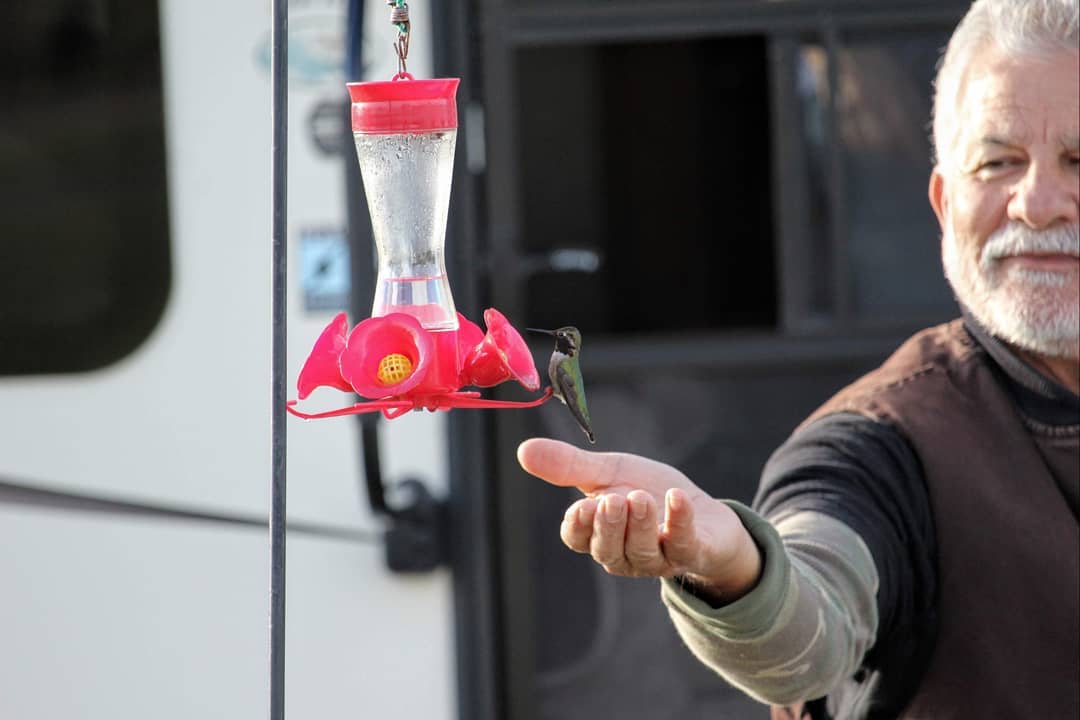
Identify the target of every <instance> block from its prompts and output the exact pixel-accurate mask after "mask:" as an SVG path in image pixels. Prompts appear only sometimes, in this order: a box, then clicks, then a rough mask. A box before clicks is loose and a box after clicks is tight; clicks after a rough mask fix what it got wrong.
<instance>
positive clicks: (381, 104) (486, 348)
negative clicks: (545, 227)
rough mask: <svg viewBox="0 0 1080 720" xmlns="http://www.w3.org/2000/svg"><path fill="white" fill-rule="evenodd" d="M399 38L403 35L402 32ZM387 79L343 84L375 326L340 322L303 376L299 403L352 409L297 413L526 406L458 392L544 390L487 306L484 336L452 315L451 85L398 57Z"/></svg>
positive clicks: (453, 81)
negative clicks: (325, 392)
mask: <svg viewBox="0 0 1080 720" xmlns="http://www.w3.org/2000/svg"><path fill="white" fill-rule="evenodd" d="M406 37H407V35H406ZM395 47H396V49H397V51H398V58H399V71H398V73H397V74H396V75H395V76H394V78H393V79H392V80H389V81H379V82H358V83H348V85H347V87H348V90H349V96H350V99H351V101H352V113H351V114H352V131H353V138H354V140H355V142H356V154H357V159H358V160H359V163H360V173H361V176H362V177H363V181H364V190H365V193H366V195H367V199H368V210H369V213H370V215H371V224H372V231H373V235H374V240H375V246H376V250H377V252H378V258H379V269H378V276H377V279H376V283H375V300H374V304H373V305H372V309H371V317H369V318H366V319H364V320H362V321H361V322H359V323H358V324H357V325H356V326H355V327H354V328H352V330H349V327H348V319H347V317H346V315H345V313H339V314H338V315H337V316H336V317H335V318H334V319H333V320H331V321H330V324H329V325H327V326H326V328H325V329H324V330H323V332H322V334H321V335H320V336H319V338H318V339H317V340H316V341H315V345H314V347H313V348H312V350H311V353H310V354H309V356H308V358H307V360H306V361H305V363H304V365H303V368H302V369H301V371H300V375H299V377H298V378H297V383H296V385H297V393H298V398H299V400H303V399H305V398H306V397H308V395H310V394H311V392H312V391H313V390H314V389H315V388H317V387H323V386H326V387H332V388H337V389H338V390H343V391H354V392H356V394H357V395H359V396H361V397H362V398H365V400H364V401H362V402H358V403H355V404H353V405H350V406H349V407H345V408H341V409H338V410H332V411H329V412H320V413H304V412H301V411H300V410H298V409H297V408H296V405H297V401H296V400H293V401H289V403H288V404H287V409H288V411H289V412H290V413H292V414H293V415H296V416H297V417H301V418H304V419H316V418H327V417H337V416H341V415H353V414H358V413H367V412H376V411H381V412H382V413H383V415H384V416H385V417H387V418H388V419H392V418H396V417H399V416H400V415H403V414H404V413H406V412H408V411H410V410H430V411H436V410H450V409H452V408H527V407H536V406H538V405H540V404H542V403H544V402H545V401H547V400H548V399H549V398H550V397H551V395H552V390H551V388H548V389H547V390H545V391H544V392H543V393H542V394H541V395H540V397H539V398H537V399H534V400H530V401H524V402H513V401H500V400H490V399H486V398H483V397H481V396H480V393H479V392H478V391H475V390H462V388H464V387H478V388H483V387H492V386H494V385H498V384H499V383H502V382H505V381H507V380H511V379H512V380H516V381H517V382H518V383H519V384H521V385H522V386H523V387H524V388H525V389H526V390H529V391H530V392H535V391H537V390H539V389H540V378H539V375H538V373H537V370H536V366H535V364H534V362H533V358H532V355H531V353H530V352H529V348H528V346H527V345H526V343H525V341H524V339H522V337H521V335H520V333H519V332H518V331H517V330H515V329H514V327H513V326H512V325H511V324H510V322H509V321H508V320H507V319H506V318H505V317H504V316H503V315H502V313H500V312H499V311H498V310H496V309H494V308H489V309H487V310H486V311H485V312H484V324H485V325H486V328H487V329H486V331H485V330H482V329H481V328H480V327H479V326H478V325H476V324H475V323H473V322H471V321H469V320H468V319H466V318H465V316H464V315H462V314H461V313H459V312H457V310H456V308H455V307H454V298H453V295H452V293H451V292H450V282H449V279H448V278H447V274H446V264H445V260H444V246H445V241H446V219H447V212H448V210H449V205H450V185H451V179H452V171H453V164H454V149H455V145H456V141H457V105H456V100H455V98H456V93H457V87H458V82H459V80H458V79H457V78H444V79H431V80H416V79H413V77H412V76H411V75H410V74H408V73H407V72H405V64H404V52H407V44H406V45H404V48H403V47H402V46H401V44H399V45H397V46H395Z"/></svg>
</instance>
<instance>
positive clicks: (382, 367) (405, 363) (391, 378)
mask: <svg viewBox="0 0 1080 720" xmlns="http://www.w3.org/2000/svg"><path fill="white" fill-rule="evenodd" d="M412 371H413V366H412V360H410V359H409V358H407V357H405V356H404V355H402V354H401V353H390V354H389V355H387V356H386V357H384V358H383V359H382V360H380V361H379V371H378V372H377V373H376V374H375V375H376V377H378V378H379V382H381V383H382V384H383V385H397V384H398V383H399V382H401V381H402V380H404V379H405V378H407V377H409V376H410V375H412Z"/></svg>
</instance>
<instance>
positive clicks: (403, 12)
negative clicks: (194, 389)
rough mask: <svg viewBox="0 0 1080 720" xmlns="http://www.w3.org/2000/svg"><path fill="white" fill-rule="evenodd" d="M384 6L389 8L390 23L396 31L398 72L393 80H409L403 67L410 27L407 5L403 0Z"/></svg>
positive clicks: (387, 1) (395, 47) (406, 55)
mask: <svg viewBox="0 0 1080 720" xmlns="http://www.w3.org/2000/svg"><path fill="white" fill-rule="evenodd" d="M386 4H387V5H389V6H390V23H391V24H393V25H396V26H397V29H398V36H397V40H395V41H394V52H395V53H396V54H397V59H398V71H397V75H395V76H394V79H395V80H399V79H401V78H411V77H412V76H411V75H409V72H408V70H407V69H406V67H405V60H406V58H408V57H409V31H410V30H411V26H412V24H411V23H410V22H409V4H408V3H407V2H405V0H386Z"/></svg>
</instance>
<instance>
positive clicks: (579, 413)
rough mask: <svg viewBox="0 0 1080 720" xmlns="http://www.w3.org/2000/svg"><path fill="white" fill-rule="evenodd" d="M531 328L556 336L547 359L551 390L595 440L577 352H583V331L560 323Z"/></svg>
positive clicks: (531, 329)
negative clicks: (555, 325)
mask: <svg viewBox="0 0 1080 720" xmlns="http://www.w3.org/2000/svg"><path fill="white" fill-rule="evenodd" d="M528 329H529V330H530V331H532V332H538V333H544V334H545V335H551V336H553V337H554V338H555V350H554V352H552V353H551V361H550V362H549V363H548V377H549V378H551V394H552V395H554V396H555V397H557V398H559V399H560V400H562V402H563V405H565V406H566V407H568V408H569V409H570V414H571V415H573V416H574V419H575V420H577V423H578V425H580V426H581V429H582V430H584V431H585V435H586V437H588V438H589V442H591V443H595V442H596V438H595V437H594V436H593V431H592V427H591V421H590V420H589V408H588V406H587V405H586V404H585V382H584V380H582V379H581V365H580V364H579V362H578V355H579V354H580V352H581V332H580V331H579V330H578V329H577V328H576V327H570V326H567V327H561V328H559V329H558V330H541V329H540V328H528Z"/></svg>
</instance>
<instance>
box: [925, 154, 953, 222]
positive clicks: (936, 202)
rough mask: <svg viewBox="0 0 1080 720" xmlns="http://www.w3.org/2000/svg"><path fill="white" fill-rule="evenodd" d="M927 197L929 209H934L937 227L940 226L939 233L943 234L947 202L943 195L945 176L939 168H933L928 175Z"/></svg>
mask: <svg viewBox="0 0 1080 720" xmlns="http://www.w3.org/2000/svg"><path fill="white" fill-rule="evenodd" d="M929 195H930V207H932V208H934V214H935V215H937V219H938V225H940V226H941V232H942V234H944V233H945V223H946V218H947V217H948V214H949V200H948V197H947V196H946V195H945V175H944V174H943V173H942V172H941V167H940V166H935V167H934V171H933V172H932V173H930V187H929Z"/></svg>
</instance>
